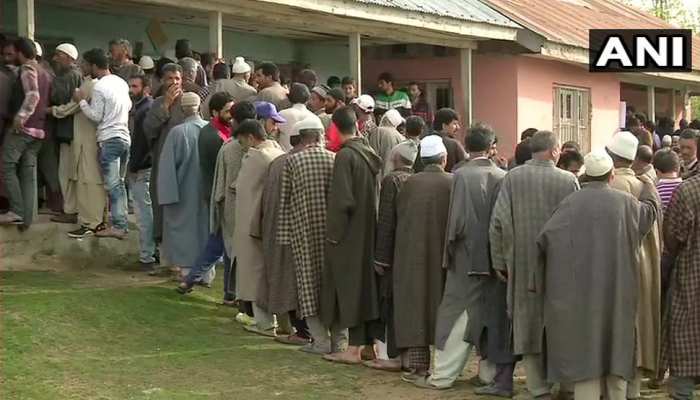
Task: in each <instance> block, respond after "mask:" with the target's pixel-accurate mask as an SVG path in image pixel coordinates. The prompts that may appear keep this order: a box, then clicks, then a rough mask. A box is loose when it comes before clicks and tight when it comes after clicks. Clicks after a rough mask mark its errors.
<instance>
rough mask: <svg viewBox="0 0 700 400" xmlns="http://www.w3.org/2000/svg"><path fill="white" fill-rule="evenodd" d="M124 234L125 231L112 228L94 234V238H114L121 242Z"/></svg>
mask: <svg viewBox="0 0 700 400" xmlns="http://www.w3.org/2000/svg"><path fill="white" fill-rule="evenodd" d="M126 234H127V232H126V231H125V230H123V229H117V228H115V227H113V226H110V227H109V228H105V229H103V230H101V231H97V232H95V236H97V237H98V238H114V239H119V240H123V239H124V238H125V237H126Z"/></svg>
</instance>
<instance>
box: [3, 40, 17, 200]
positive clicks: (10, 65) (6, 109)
mask: <svg viewBox="0 0 700 400" xmlns="http://www.w3.org/2000/svg"><path fill="white" fill-rule="evenodd" d="M0 51H2V53H1V54H0V154H2V142H3V138H4V137H5V133H6V132H7V131H8V130H9V128H10V120H11V117H12V115H10V97H11V96H12V86H13V84H14V82H15V81H16V80H17V75H16V73H15V70H16V65H15V63H16V60H15V58H16V52H15V48H14V46H13V45H12V41H10V40H7V39H5V38H4V37H3V40H2V41H0ZM5 54H6V55H7V57H5ZM2 176H3V173H2V164H0V210H3V212H4V211H5V210H7V209H8V207H9V202H8V200H7V192H6V191H5V185H4V183H3V179H2Z"/></svg>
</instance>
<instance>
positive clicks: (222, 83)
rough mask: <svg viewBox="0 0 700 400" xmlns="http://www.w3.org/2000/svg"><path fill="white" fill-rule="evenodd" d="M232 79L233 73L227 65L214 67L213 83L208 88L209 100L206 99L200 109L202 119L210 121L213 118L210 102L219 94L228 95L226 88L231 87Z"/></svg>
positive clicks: (219, 64) (222, 64)
mask: <svg viewBox="0 0 700 400" xmlns="http://www.w3.org/2000/svg"><path fill="white" fill-rule="evenodd" d="M230 78H231V73H230V70H229V66H228V65H227V64H224V63H217V64H215V65H214V67H213V68H212V81H211V82H210V83H209V86H207V88H206V92H207V98H206V99H204V102H202V106H201V107H200V111H201V114H202V118H203V119H204V120H206V121H209V119H210V118H211V112H210V110H209V102H210V101H211V98H212V96H214V95H215V94H216V93H219V92H226V93H228V91H227V90H226V88H227V86H230V84H229V83H230V82H231V79H230Z"/></svg>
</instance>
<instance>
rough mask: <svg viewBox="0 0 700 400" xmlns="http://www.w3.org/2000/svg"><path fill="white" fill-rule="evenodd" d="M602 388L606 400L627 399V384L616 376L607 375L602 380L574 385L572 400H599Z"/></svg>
mask: <svg viewBox="0 0 700 400" xmlns="http://www.w3.org/2000/svg"><path fill="white" fill-rule="evenodd" d="M602 387H605V388H606V390H605V392H606V393H605V397H606V400H626V398H627V382H625V380H624V379H622V378H620V377H618V376H613V375H608V376H606V377H604V378H598V379H590V380H587V381H582V382H576V383H574V400H600V395H601V392H602V389H601V388H602Z"/></svg>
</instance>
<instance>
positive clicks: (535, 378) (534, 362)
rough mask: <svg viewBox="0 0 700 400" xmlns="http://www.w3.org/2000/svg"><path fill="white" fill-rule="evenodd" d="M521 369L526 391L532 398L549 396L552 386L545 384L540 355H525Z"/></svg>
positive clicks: (544, 373)
mask: <svg viewBox="0 0 700 400" xmlns="http://www.w3.org/2000/svg"><path fill="white" fill-rule="evenodd" d="M523 367H524V368H525V376H526V381H527V390H528V391H529V392H530V394H531V395H532V397H540V396H544V395H549V394H550V393H551V391H552V386H551V385H550V384H549V383H547V379H546V378H547V375H546V372H545V370H544V363H543V361H542V355H541V354H525V355H524V356H523Z"/></svg>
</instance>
